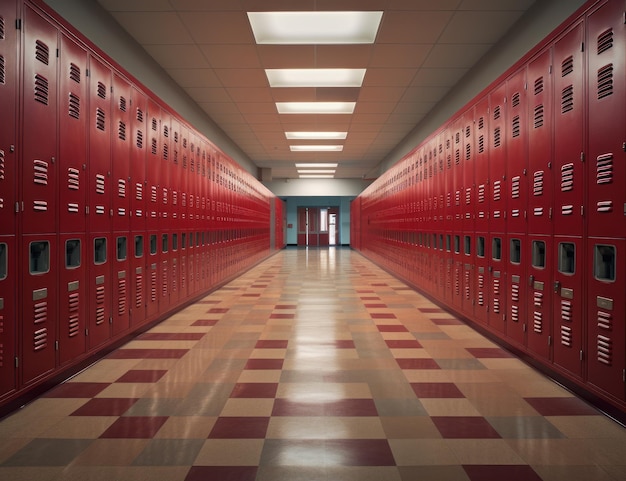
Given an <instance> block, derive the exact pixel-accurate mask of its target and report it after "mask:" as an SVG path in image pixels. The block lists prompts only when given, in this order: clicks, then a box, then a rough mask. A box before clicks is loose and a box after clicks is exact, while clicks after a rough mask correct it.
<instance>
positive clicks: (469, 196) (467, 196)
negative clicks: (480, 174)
mask: <svg viewBox="0 0 626 481" xmlns="http://www.w3.org/2000/svg"><path fill="white" fill-rule="evenodd" d="M471 203H472V188H471V187H468V188H466V189H465V205H470V204H471Z"/></svg>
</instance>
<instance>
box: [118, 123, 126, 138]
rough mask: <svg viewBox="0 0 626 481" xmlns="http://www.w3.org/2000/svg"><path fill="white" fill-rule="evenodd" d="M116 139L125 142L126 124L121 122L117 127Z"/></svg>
mask: <svg viewBox="0 0 626 481" xmlns="http://www.w3.org/2000/svg"><path fill="white" fill-rule="evenodd" d="M117 137H118V138H119V139H120V140H122V141H126V124H125V123H124V122H122V121H121V120H120V123H119V125H118V127H117Z"/></svg>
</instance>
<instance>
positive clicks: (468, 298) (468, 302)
mask: <svg viewBox="0 0 626 481" xmlns="http://www.w3.org/2000/svg"><path fill="white" fill-rule="evenodd" d="M471 234H472V233H471V232H464V234H463V238H462V239H461V243H462V245H461V251H462V253H463V292H462V293H461V295H462V296H463V312H465V314H466V315H468V316H469V317H472V318H473V317H474V306H475V303H476V273H475V270H476V266H475V253H474V249H475V247H474V245H473V244H474V238H473V236H472V235H471Z"/></svg>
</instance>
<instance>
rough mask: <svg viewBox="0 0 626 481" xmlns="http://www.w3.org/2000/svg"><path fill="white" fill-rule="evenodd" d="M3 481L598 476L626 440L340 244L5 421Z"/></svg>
mask: <svg viewBox="0 0 626 481" xmlns="http://www.w3.org/2000/svg"><path fill="white" fill-rule="evenodd" d="M0 479H3V480H7V481H9V480H10V481H20V480H29V481H31V480H38V481H48V480H49V481H54V480H76V481H79V480H80V481H92V480H93V481H100V480H102V481H105V480H106V481H112V480H115V481H135V480H148V479H149V480H157V481H205V480H215V481H220V480H231V481H248V480H250V481H252V480H259V481H266V480H267V481H270V480H271V481H280V480H290V481H291V480H293V481H297V480H307V481H318V480H333V481H337V480H339V481H341V480H346V481H348V480H354V481H356V480H358V481H370V480H376V481H378V480H385V481H415V480H437V481H447V480H450V481H452V480H454V481H457V480H458V481H461V480H463V481H468V480H469V481H478V480H480V481H491V480H494V481H496V480H497V481H501V480H508V481H515V480H520V481H521V480H523V481H533V480H540V479H542V480H546V481H560V480H568V481H578V480H581V481H583V480H584V481H589V480H594V481H604V480H606V481H608V480H624V479H626V430H624V429H623V428H622V427H621V426H619V425H617V424H615V423H614V422H612V421H611V420H609V419H607V418H606V417H604V416H602V415H600V414H599V413H598V412H596V411H595V410H594V409H592V408H590V407H589V406H587V405H586V404H585V403H584V402H582V401H581V400H579V399H577V398H575V397H573V396H572V395H571V394H570V393H568V392H567V391H564V390H563V389H561V388H560V387H559V386H557V385H556V384H554V383H553V382H551V381H550V380H548V379H546V378H544V377H543V376H542V375H541V374H538V373H537V372H535V371H534V370H533V369H531V368H529V367H528V366H526V365H525V364H524V363H522V362H521V361H519V360H518V359H516V358H514V357H512V356H511V355H509V354H508V353H507V352H505V351H503V350H502V349H500V348H499V347H497V346H496V345H494V344H493V343H492V342H490V341H489V340H487V339H485V338H484V337H482V336H481V335H479V334H477V333H476V332H474V331H473V330H472V329H470V328H469V327H467V326H465V325H464V324H463V323H461V322H459V321H458V320H457V319H455V318H454V316H452V315H450V314H449V313H447V312H445V311H443V310H441V309H439V308H438V307H436V306H435V305H433V304H432V303H430V302H429V301H428V300H426V299H425V298H423V297H422V296H420V295H419V294H417V293H416V292H414V291H413V290H411V289H409V288H408V287H407V286H406V285H404V284H403V283H402V282H400V281H398V280H397V279H395V278H393V277H390V276H389V275H388V274H386V273H385V272H383V271H382V270H380V269H378V268H377V267H376V266H374V265H372V264H371V263H370V262H369V261H367V260H366V259H364V258H363V257H361V256H360V255H359V254H357V253H355V252H352V251H350V250H348V249H330V250H302V249H287V250H284V251H282V252H280V253H279V254H277V255H276V256H274V257H272V258H271V259H269V260H267V261H265V262H264V263H262V264H260V265H259V266H257V267H256V268H254V269H253V270H251V271H249V272H248V273H247V274H245V275H243V276H241V277H240V278H238V279H236V280H235V281H233V282H231V283H230V284H228V285H227V286H225V287H224V288H222V289H220V290H218V291H216V292H214V293H212V294H211V295H209V296H207V297H205V298H204V299H203V300H201V301H200V302H198V303H196V304H194V305H192V306H190V307H188V308H187V309H185V310H184V311H181V312H179V313H178V314H176V315H174V316H172V317H171V318H169V319H167V320H166V321H164V322H163V323H161V324H159V325H158V326H156V327H154V328H153V329H151V330H150V331H149V332H147V333H145V334H143V335H141V336H139V337H138V338H136V339H135V340H133V341H131V342H129V343H128V344H127V345H125V346H124V347H122V348H121V349H118V350H117V351H115V352H113V353H112V354H111V355H109V356H108V357H106V358H105V359H102V360H101V361H100V362H98V363H97V364H95V365H94V366H92V367H91V368H89V369H88V370H86V371H84V372H82V373H81V374H79V375H78V376H76V377H74V378H73V379H71V380H70V381H68V382H67V383H65V384H62V385H60V386H58V387H56V388H55V389H53V390H52V391H50V392H48V393H47V394H46V395H44V396H43V397H41V398H39V399H38V400H36V401H35V402H33V403H32V404H31V405H29V406H27V407H26V408H24V409H22V410H21V411H19V412H17V413H15V414H14V415H12V416H10V417H8V418H6V419H4V420H3V421H2V422H0Z"/></svg>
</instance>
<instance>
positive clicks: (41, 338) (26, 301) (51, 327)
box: [19, 235, 59, 385]
mask: <svg viewBox="0 0 626 481" xmlns="http://www.w3.org/2000/svg"><path fill="white" fill-rule="evenodd" d="M56 252H57V238H56V236H55V235H48V236H46V235H33V236H29V235H28V236H27V235H25V236H23V237H22V255H23V256H24V257H25V259H23V262H22V263H21V264H22V267H21V276H22V295H21V296H20V297H21V299H22V306H21V307H22V323H21V326H22V328H21V332H20V337H21V342H20V349H21V360H20V362H19V366H20V368H21V375H22V382H21V384H23V385H26V384H29V383H31V382H33V381H35V380H37V379H38V378H40V377H41V376H43V375H45V374H47V373H50V372H51V371H52V370H54V368H55V367H56V351H55V346H54V344H55V341H56V340H57V317H56V316H57V303H58V298H59V297H58V287H57V286H58V264H57V262H58V260H57V258H56V257H57V256H56V255H55V253H56Z"/></svg>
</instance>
